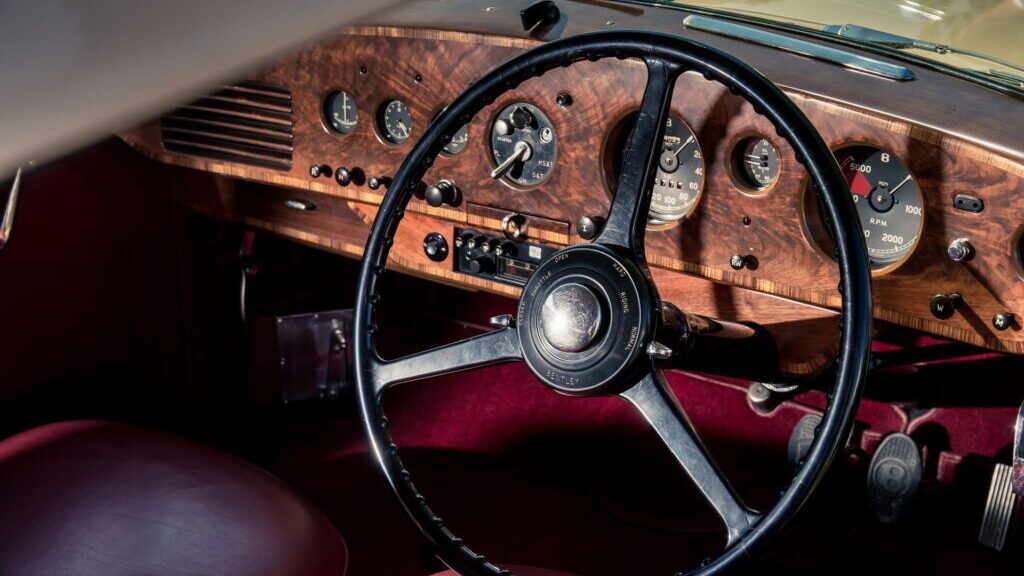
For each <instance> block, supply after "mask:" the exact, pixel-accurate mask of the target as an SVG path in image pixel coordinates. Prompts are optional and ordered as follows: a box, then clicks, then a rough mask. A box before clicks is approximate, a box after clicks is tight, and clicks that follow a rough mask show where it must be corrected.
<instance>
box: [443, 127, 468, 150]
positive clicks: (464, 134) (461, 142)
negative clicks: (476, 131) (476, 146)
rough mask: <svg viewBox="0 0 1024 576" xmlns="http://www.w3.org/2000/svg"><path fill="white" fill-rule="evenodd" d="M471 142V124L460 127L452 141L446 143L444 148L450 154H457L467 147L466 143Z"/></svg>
mask: <svg viewBox="0 0 1024 576" xmlns="http://www.w3.org/2000/svg"><path fill="white" fill-rule="evenodd" d="M467 144H469V125H468V124H467V125H464V126H462V128H459V129H458V131H457V132H455V134H453V135H452V141H451V142H449V143H448V144H446V145H445V147H444V148H442V150H443V151H444V153H445V154H447V155H449V156H455V155H456V154H461V153H462V151H463V150H465V149H466V145H467Z"/></svg>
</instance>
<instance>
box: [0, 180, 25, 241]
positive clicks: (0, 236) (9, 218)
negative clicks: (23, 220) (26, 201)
mask: <svg viewBox="0 0 1024 576" xmlns="http://www.w3.org/2000/svg"><path fill="white" fill-rule="evenodd" d="M19 188H21V168H18V171H17V172H15V173H14V183H13V184H11V192H10V194H8V195H7V204H6V206H4V211H3V217H2V218H0V250H3V249H4V247H5V246H7V243H8V242H10V240H11V231H12V230H13V229H14V212H15V211H16V209H17V208H18V189H19Z"/></svg>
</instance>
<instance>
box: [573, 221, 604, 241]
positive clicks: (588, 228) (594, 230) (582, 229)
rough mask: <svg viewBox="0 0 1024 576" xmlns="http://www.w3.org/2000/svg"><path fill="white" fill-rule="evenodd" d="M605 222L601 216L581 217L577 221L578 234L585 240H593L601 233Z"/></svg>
mask: <svg viewBox="0 0 1024 576" xmlns="http://www.w3.org/2000/svg"><path fill="white" fill-rule="evenodd" d="M603 220H604V219H603V218H601V217H600V216H594V217H590V216H580V218H579V220H577V221H576V233H577V234H579V235H580V238H583V239H584V240H593V239H594V238H597V235H598V234H600V233H601V223H602V222H603Z"/></svg>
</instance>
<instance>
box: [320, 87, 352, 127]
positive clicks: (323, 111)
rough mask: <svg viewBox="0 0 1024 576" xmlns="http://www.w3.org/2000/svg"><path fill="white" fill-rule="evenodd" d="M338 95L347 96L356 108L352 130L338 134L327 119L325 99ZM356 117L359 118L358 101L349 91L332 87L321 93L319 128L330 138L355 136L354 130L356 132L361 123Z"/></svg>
mask: <svg viewBox="0 0 1024 576" xmlns="http://www.w3.org/2000/svg"><path fill="white" fill-rule="evenodd" d="M338 93H345V94H348V96H349V98H351V99H352V102H353V103H355V106H356V125H355V126H353V127H352V130H351V131H349V132H339V131H338V130H336V129H335V128H334V123H333V122H331V119H330V118H328V117H327V99H328V98H330V97H331V96H333V95H334V94H338ZM358 116H359V101H358V100H356V97H355V96H353V95H352V92H350V91H349V90H346V89H344V88H341V87H332V88H328V89H327V90H326V91H325V92H324V93H323V96H321V98H320V127H321V128H323V129H324V132H327V133H328V134H330V135H331V136H334V137H335V138H345V137H347V136H351V135H352V134H355V132H356V130H358V129H359V127H360V126H361V125H362V123H361V122H360V119H359V117H358Z"/></svg>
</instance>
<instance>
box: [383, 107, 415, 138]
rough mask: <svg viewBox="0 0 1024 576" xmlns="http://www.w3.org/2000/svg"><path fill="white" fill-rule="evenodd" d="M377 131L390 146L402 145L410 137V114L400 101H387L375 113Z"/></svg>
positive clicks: (411, 126)
mask: <svg viewBox="0 0 1024 576" xmlns="http://www.w3.org/2000/svg"><path fill="white" fill-rule="evenodd" d="M377 129H378V130H379V131H380V135H381V137H383V138H384V139H385V140H387V141H388V142H391V143H392V144H402V143H404V142H405V141H406V140H408V139H409V137H410V136H412V130H413V123H412V113H410V112H409V108H408V107H407V106H406V105H405V103H404V102H402V101H401V100H389V101H387V102H385V103H384V104H383V105H381V107H380V111H379V112H378V113H377Z"/></svg>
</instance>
